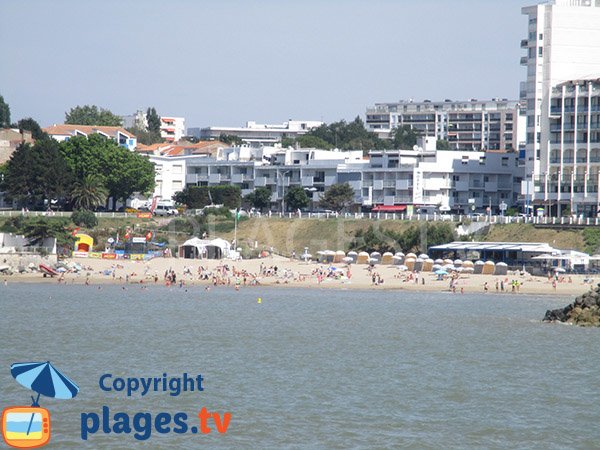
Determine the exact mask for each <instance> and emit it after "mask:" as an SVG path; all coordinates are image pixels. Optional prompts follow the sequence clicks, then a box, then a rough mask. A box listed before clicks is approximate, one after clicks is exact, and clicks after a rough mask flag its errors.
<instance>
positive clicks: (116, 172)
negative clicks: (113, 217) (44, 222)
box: [61, 134, 154, 208]
mask: <svg viewBox="0 0 600 450" xmlns="http://www.w3.org/2000/svg"><path fill="white" fill-rule="evenodd" d="M61 151H62V154H63V156H64V158H65V160H66V161H67V165H68V167H69V168H70V170H71V172H72V173H73V175H74V177H75V179H76V180H83V179H84V178H85V177H86V176H88V175H94V176H96V177H97V178H98V179H99V180H100V181H102V183H103V185H104V186H105V188H106V189H107V190H108V194H109V196H110V197H112V199H113V208H116V201H117V200H123V201H124V200H126V199H127V198H128V197H130V196H131V194H133V193H134V192H141V193H146V192H149V191H151V190H152V189H153V188H154V164H153V163H151V162H150V161H149V160H148V158H146V157H145V156H142V155H139V154H137V153H134V152H131V151H129V150H127V149H126V148H124V147H121V146H119V145H118V144H117V143H116V142H115V141H114V140H112V139H107V138H105V137H103V136H101V135H99V134H92V135H90V136H88V137H82V136H78V137H74V138H71V139H69V140H68V141H65V142H62V143H61Z"/></svg>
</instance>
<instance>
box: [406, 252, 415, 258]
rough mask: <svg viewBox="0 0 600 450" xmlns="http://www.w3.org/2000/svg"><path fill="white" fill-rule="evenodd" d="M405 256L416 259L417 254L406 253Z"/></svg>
mask: <svg viewBox="0 0 600 450" xmlns="http://www.w3.org/2000/svg"><path fill="white" fill-rule="evenodd" d="M406 258H407V259H408V258H414V259H417V255H415V254H414V253H409V254H407V255H406Z"/></svg>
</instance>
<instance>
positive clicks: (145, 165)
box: [106, 141, 155, 210]
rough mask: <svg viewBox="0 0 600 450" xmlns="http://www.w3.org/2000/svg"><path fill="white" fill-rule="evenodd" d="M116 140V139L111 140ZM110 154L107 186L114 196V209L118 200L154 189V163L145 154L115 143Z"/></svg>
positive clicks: (123, 200)
mask: <svg viewBox="0 0 600 450" xmlns="http://www.w3.org/2000/svg"><path fill="white" fill-rule="evenodd" d="M111 142H114V141H111ZM114 145H115V148H113V150H112V151H111V152H110V153H109V154H108V168H109V171H108V174H107V176H106V188H107V189H108V192H109V194H110V196H111V197H112V198H113V200H114V201H113V210H114V209H116V201H117V200H121V201H122V202H123V203H125V201H126V200H127V199H128V198H129V197H131V195H132V194H134V193H135V192H140V193H143V194H145V193H148V192H150V191H152V190H153V189H154V175H155V173H154V163H152V162H150V160H149V159H148V158H146V157H145V156H142V155H139V154H137V153H134V152H131V151H129V150H127V149H126V148H124V147H121V146H119V145H117V144H116V143H115V144H114Z"/></svg>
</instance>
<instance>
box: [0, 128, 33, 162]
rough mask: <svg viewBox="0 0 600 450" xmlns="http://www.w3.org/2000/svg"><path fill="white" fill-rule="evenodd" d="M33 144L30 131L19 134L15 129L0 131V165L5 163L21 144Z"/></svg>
mask: <svg viewBox="0 0 600 450" xmlns="http://www.w3.org/2000/svg"><path fill="white" fill-rule="evenodd" d="M23 142H26V143H29V144H32V143H33V138H32V137H31V132H30V131H23V133H21V132H20V131H19V130H18V129H15V128H3V129H0V164H4V163H5V162H7V161H8V160H9V159H10V157H11V155H12V154H13V152H14V151H15V150H16V149H17V147H18V146H19V145H20V144H21V143H23Z"/></svg>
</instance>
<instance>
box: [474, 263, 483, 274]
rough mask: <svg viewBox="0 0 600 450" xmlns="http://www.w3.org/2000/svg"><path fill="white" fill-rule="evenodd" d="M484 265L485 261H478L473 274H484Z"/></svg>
mask: <svg viewBox="0 0 600 450" xmlns="http://www.w3.org/2000/svg"><path fill="white" fill-rule="evenodd" d="M484 265H485V263H484V262H483V261H476V262H475V264H474V265H473V268H474V271H473V273H476V274H481V273H483V266H484Z"/></svg>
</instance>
